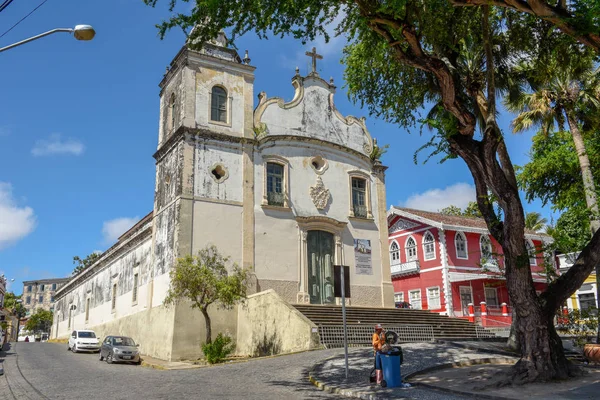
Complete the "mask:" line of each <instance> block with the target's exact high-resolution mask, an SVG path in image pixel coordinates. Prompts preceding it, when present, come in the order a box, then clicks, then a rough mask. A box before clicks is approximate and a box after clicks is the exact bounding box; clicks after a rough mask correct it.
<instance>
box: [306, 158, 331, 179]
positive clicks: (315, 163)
mask: <svg viewBox="0 0 600 400" xmlns="http://www.w3.org/2000/svg"><path fill="white" fill-rule="evenodd" d="M310 166H311V167H312V169H313V170H314V171H315V172H316V173H317V174H319V175H321V174H323V173H324V172H325V171H327V167H328V166H329V165H328V164H327V160H325V159H324V158H323V157H321V156H316V157H313V158H312V159H311V160H310Z"/></svg>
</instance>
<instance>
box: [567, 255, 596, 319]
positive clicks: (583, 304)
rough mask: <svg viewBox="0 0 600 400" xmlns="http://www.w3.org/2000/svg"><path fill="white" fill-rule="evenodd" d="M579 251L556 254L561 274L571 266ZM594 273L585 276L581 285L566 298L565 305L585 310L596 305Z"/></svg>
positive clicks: (571, 308) (570, 308)
mask: <svg viewBox="0 0 600 400" xmlns="http://www.w3.org/2000/svg"><path fill="white" fill-rule="evenodd" d="M577 256H579V253H569V254H560V255H558V256H557V259H558V265H559V270H560V273H561V274H564V273H565V272H566V271H568V270H569V268H571V266H572V265H573V263H575V260H576V259H577ZM596 294H597V290H596V273H595V272H592V273H591V274H590V276H588V277H587V279H586V280H585V282H584V283H583V285H581V287H580V288H579V289H578V290H577V291H576V292H575V293H573V294H572V295H571V297H570V298H569V299H567V307H568V308H569V311H571V310H582V311H583V310H587V309H588V308H590V307H597V305H598V302H597V299H596Z"/></svg>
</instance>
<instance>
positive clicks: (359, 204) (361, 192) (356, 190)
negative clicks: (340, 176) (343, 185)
mask: <svg viewBox="0 0 600 400" xmlns="http://www.w3.org/2000/svg"><path fill="white" fill-rule="evenodd" d="M366 187H367V181H366V180H365V179H362V178H352V209H353V211H354V216H355V217H359V218H367V199H366Z"/></svg>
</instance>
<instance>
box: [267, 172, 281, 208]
mask: <svg viewBox="0 0 600 400" xmlns="http://www.w3.org/2000/svg"><path fill="white" fill-rule="evenodd" d="M283 171H284V168H283V165H281V164H279V163H274V162H268V163H267V204H269V205H270V206H280V207H283V205H284V200H285V195H284V190H283V188H284V186H283Z"/></svg>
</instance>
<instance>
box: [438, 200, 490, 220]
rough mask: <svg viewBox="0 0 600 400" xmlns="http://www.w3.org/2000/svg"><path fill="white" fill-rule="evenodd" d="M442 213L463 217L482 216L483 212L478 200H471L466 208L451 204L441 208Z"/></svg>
mask: <svg viewBox="0 0 600 400" xmlns="http://www.w3.org/2000/svg"><path fill="white" fill-rule="evenodd" d="M440 214H444V215H456V216H461V217H477V218H481V212H480V211H479V206H478V205H477V202H475V201H470V202H469V204H467V206H466V207H465V209H464V210H463V209H461V208H460V207H457V206H454V205H450V206H448V207H445V208H442V209H441V210H440Z"/></svg>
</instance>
